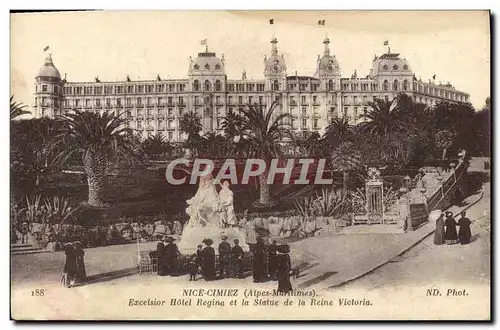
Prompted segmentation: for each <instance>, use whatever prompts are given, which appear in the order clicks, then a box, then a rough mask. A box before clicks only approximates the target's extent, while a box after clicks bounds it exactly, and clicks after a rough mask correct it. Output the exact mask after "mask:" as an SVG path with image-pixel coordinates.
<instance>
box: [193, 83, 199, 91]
mask: <svg viewBox="0 0 500 330" xmlns="http://www.w3.org/2000/svg"><path fill="white" fill-rule="evenodd" d="M193 90H194V91H195V92H197V91H199V90H200V82H199V81H198V80H195V81H194V82H193Z"/></svg>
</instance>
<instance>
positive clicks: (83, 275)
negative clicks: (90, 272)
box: [74, 242, 87, 283]
mask: <svg viewBox="0 0 500 330" xmlns="http://www.w3.org/2000/svg"><path fill="white" fill-rule="evenodd" d="M74 246H75V259H76V260H75V261H76V267H75V271H76V272H75V273H76V274H75V275H76V280H77V281H78V282H79V283H82V282H84V281H85V280H86V279H87V272H86V271H85V260H84V256H85V251H83V248H82V244H81V243H80V242H75V243H74Z"/></svg>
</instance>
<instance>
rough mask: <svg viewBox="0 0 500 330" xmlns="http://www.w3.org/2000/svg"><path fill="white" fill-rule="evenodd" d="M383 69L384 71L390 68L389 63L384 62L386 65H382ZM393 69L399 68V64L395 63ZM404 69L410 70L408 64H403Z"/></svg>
mask: <svg viewBox="0 0 500 330" xmlns="http://www.w3.org/2000/svg"><path fill="white" fill-rule="evenodd" d="M382 70H384V71H387V70H389V66H388V65H387V64H384V66H383V67H382ZM392 70H394V71H397V70H399V66H398V65H397V64H394V65H393V66H392ZM403 70H408V65H406V64H405V65H403Z"/></svg>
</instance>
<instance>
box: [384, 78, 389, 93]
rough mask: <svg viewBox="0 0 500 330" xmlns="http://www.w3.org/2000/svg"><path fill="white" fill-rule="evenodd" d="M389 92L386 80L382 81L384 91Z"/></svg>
mask: <svg viewBox="0 0 500 330" xmlns="http://www.w3.org/2000/svg"><path fill="white" fill-rule="evenodd" d="M388 90H389V82H388V81H387V80H384V91H388Z"/></svg>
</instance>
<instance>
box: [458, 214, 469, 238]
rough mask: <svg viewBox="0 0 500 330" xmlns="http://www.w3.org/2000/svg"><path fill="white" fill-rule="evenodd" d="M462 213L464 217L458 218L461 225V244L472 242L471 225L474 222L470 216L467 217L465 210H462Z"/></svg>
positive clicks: (459, 231)
mask: <svg viewBox="0 0 500 330" xmlns="http://www.w3.org/2000/svg"><path fill="white" fill-rule="evenodd" d="M460 215H461V216H462V217H461V218H460V219H459V220H458V225H459V226H460V227H459V229H458V240H459V241H460V244H462V245H465V244H469V243H470V238H471V236H472V234H471V232H470V225H471V223H472V222H471V221H470V219H469V218H466V217H465V211H462V213H460Z"/></svg>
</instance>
